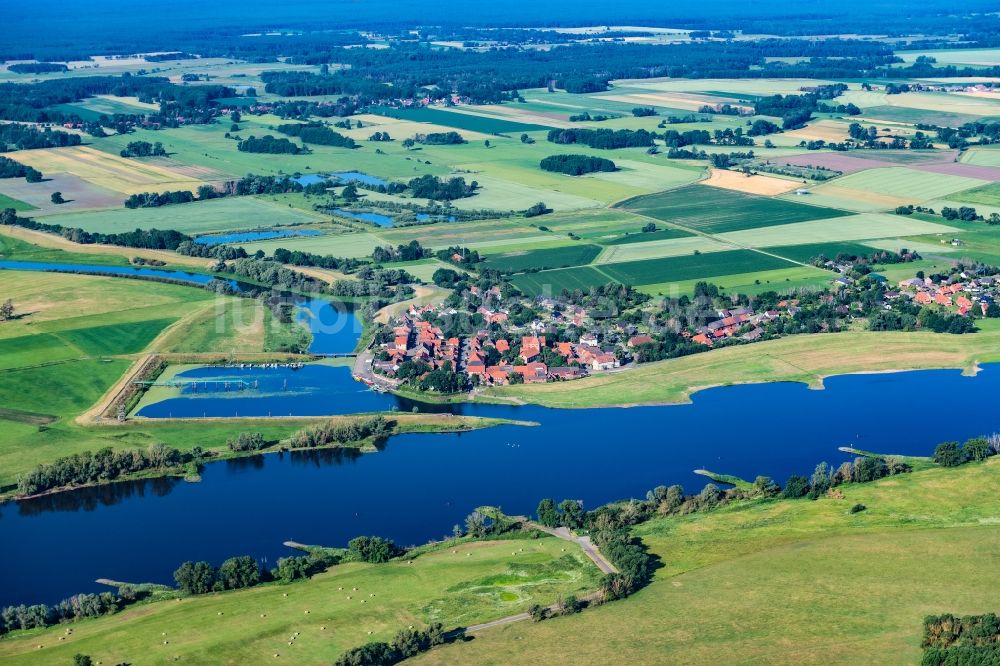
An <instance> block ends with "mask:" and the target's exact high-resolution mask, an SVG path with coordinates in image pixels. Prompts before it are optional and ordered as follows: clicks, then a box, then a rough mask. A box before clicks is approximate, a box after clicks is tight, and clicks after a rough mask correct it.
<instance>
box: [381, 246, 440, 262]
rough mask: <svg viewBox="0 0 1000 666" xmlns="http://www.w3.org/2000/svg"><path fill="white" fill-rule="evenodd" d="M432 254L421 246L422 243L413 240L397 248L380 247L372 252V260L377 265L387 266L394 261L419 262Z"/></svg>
mask: <svg viewBox="0 0 1000 666" xmlns="http://www.w3.org/2000/svg"><path fill="white" fill-rule="evenodd" d="M431 254H432V253H431V251H430V250H428V249H426V248H424V247H423V246H421V245H420V241H416V240H412V241H410V242H409V243H406V244H401V245H397V246H396V247H391V246H385V247H383V246H379V247H377V248H375V249H374V250H373V251H372V259H373V260H374V261H375V263H378V264H385V263H389V262H392V261H417V260H418V259H423V258H424V257H427V256H430V255H431Z"/></svg>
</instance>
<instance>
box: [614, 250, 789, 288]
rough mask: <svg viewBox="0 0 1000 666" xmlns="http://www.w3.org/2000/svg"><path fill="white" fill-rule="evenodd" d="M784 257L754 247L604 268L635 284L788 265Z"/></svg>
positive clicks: (632, 262)
mask: <svg viewBox="0 0 1000 666" xmlns="http://www.w3.org/2000/svg"><path fill="white" fill-rule="evenodd" d="M788 267H789V264H788V262H786V261H783V260H782V259H777V258H775V257H770V256H768V255H766V254H761V253H759V252H753V251H750V250H730V251H726V252H709V253H705V254H692V255H685V256H680V257H664V258H662V259H647V260H645V261H627V262H623V263H617V264H603V265H602V266H601V271H602V272H604V273H606V274H607V275H608V276H609V277H611V279H612V280H614V281H615V282H620V283H622V284H631V285H642V284H660V283H664V282H672V281H679V280H691V279H695V278H711V277H715V276H718V275H728V274H730V273H750V272H755V271H768V270H776V269H779V268H788Z"/></svg>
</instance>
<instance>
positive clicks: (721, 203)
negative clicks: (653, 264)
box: [624, 185, 847, 233]
mask: <svg viewBox="0 0 1000 666" xmlns="http://www.w3.org/2000/svg"><path fill="white" fill-rule="evenodd" d="M624 207H625V209H626V210H630V211H633V212H636V213H640V214H642V215H647V216H649V217H653V218H656V219H657V220H662V221H664V222H669V223H671V224H677V225H680V226H684V227H689V228H692V229H697V230H698V231H703V232H708V233H722V232H727V231H740V230H743V229H756V228H758V227H767V226H773V225H781V224H792V223H795V222H804V221H806V220H816V219H820V218H833V217H837V216H839V215H846V214H847V213H844V212H843V211H839V210H834V209H830V208H821V207H819V206H808V205H804V204H798V203H794V202H791V201H784V200H781V199H769V198H767V197H761V196H755V195H752V194H746V193H743V192H733V191H730V190H722V189H718V188H711V187H703V186H698V185H695V186H690V187H684V188H680V189H676V190H672V191H669V192H663V193H661V194H654V195H650V196H646V197H640V198H638V199H633V200H631V201H628V202H626V203H625V204H624Z"/></svg>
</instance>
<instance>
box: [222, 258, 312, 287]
mask: <svg viewBox="0 0 1000 666" xmlns="http://www.w3.org/2000/svg"><path fill="white" fill-rule="evenodd" d="M216 270H217V271H219V272H223V271H225V272H228V273H231V274H233V275H237V276H239V277H244V278H247V279H249V280H252V281H254V282H260V283H262V284H265V285H268V286H269V287H278V288H280V289H284V290H286V291H296V290H297V291H322V283H320V282H319V281H318V280H316V279H315V278H312V277H309V276H308V275H303V274H302V273H299V272H297V271H293V270H291V269H288V268H286V267H285V266H283V265H281V264H280V263H278V262H277V261H274V260H271V259H258V258H256V257H246V258H244V259H236V260H235V261H233V262H231V263H229V264H227V265H224V266H217V267H216Z"/></svg>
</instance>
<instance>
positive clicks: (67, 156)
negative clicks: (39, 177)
mask: <svg viewBox="0 0 1000 666" xmlns="http://www.w3.org/2000/svg"><path fill="white" fill-rule="evenodd" d="M7 156H8V157H10V158H11V159H14V160H16V161H18V162H20V163H22V164H25V165H27V166H30V167H33V168H35V169H37V170H39V171H41V172H42V173H43V174H45V175H46V176H52V175H56V174H69V175H73V176H77V177H79V178H82V179H83V180H85V181H87V182H88V183H90V184H93V185H96V186H97V187H100V188H103V189H106V190H111V191H114V192H120V193H122V194H124V195H129V194H136V193H138V192H148V191H157V192H159V191H164V190H180V189H188V190H195V189H197V188H198V186H199V185H201V184H203V182H204V181H202V180H200V179H197V178H192V177H191V176H189V175H186V174H184V173H182V172H180V171H178V170H176V169H172V168H168V167H162V166H157V165H155V164H152V163H149V162H143V161H140V160H136V159H129V158H126V157H120V156H118V155H117V154H110V153H107V152H103V151H101V150H97V149H96V148H94V147H92V146H89V145H83V146H72V147H66V148H44V149H40V150H22V151H17V152H16V153H11V154H9V155H7ZM124 198H125V197H122V199H124Z"/></svg>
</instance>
